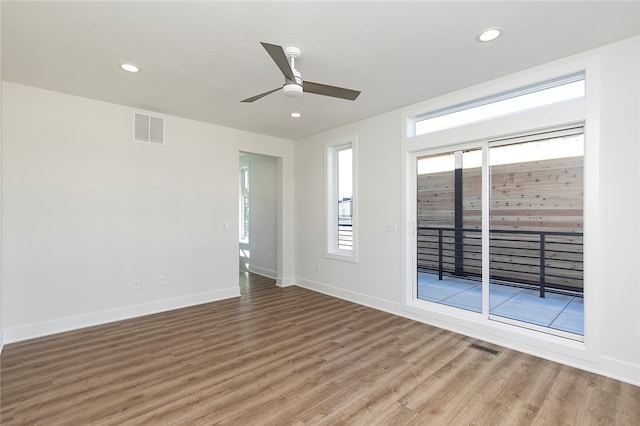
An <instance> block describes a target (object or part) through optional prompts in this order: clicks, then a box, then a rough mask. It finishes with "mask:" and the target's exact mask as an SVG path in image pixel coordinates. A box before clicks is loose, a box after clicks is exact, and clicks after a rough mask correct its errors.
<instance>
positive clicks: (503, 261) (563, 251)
mask: <svg viewBox="0 0 640 426" xmlns="http://www.w3.org/2000/svg"><path fill="white" fill-rule="evenodd" d="M583 246H584V242H583V233H582V232H559V231H530V230H511V229H508V230H507V229H505V230H498V229H491V230H490V231H489V263H490V265H489V266H490V267H489V270H490V279H491V281H492V282H498V281H499V282H503V283H506V284H510V285H516V286H522V287H527V288H532V287H534V288H538V289H539V291H540V297H545V292H546V291H547V289H553V290H554V291H556V292H563V293H566V292H570V293H573V294H575V293H580V294H581V293H582V292H583V285H582V284H583V272H584V271H583ZM417 260H418V262H417V265H418V270H419V271H421V272H437V273H438V277H439V279H442V277H443V275H445V274H446V275H450V276H458V277H466V278H470V279H480V278H481V277H482V235H481V230H480V229H470V228H451V227H449V228H447V227H429V226H419V227H418V259H417Z"/></svg>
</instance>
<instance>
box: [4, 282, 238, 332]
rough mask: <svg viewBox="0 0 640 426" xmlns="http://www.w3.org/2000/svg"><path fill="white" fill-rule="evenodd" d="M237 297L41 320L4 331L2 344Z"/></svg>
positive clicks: (195, 298)
mask: <svg viewBox="0 0 640 426" xmlns="http://www.w3.org/2000/svg"><path fill="white" fill-rule="evenodd" d="M232 297H240V288H239V287H233V288H226V289H222V290H216V291H208V292H205V293H198V294H190V295H187V296H181V297H176V298H173V299H163V300H157V301H154V302H149V303H144V304H140V305H131V306H125V307H122V308H117V309H110V310H106V311H100V312H92V313H88V314H82V315H75V316H72V317H66V318H60V319H55V320H51V321H43V322H39V323H34V324H27V325H22V326H18V327H11V328H5V329H4V330H3V331H4V333H3V334H4V336H3V337H4V340H3V341H2V343H14V342H20V341H22V340H27V339H33V338H36V337H42V336H48V335H51V334H56V333H62V332H64V331H70V330H77V329H79V328H85V327H91V326H94V325H100V324H106V323H109V322H114V321H122V320H125V319H129V318H135V317H140V316H144V315H150V314H157V313H160V312H165V311H171V310H174V309H180V308H186V307H189V306H194V305H201V304H203V303H210V302H216V301H218V300H224V299H230V298H232Z"/></svg>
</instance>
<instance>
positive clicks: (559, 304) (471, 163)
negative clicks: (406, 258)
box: [415, 126, 584, 339]
mask: <svg viewBox="0 0 640 426" xmlns="http://www.w3.org/2000/svg"><path fill="white" fill-rule="evenodd" d="M583 169H584V138H583V129H582V127H581V126H576V127H572V128H563V129H560V130H554V131H544V132H539V133H532V134H528V135H525V136H518V137H512V138H505V139H500V140H493V141H486V142H482V143H478V146H477V147H473V148H468V147H465V148H464V149H453V150H451V151H448V152H444V153H442V152H438V153H428V152H427V153H425V154H424V155H419V156H417V157H416V170H417V176H416V209H417V211H416V217H417V233H416V234H417V236H416V253H415V256H416V268H417V271H416V275H417V280H416V283H417V284H416V285H417V288H416V297H417V299H419V300H422V301H425V302H429V303H436V304H439V305H446V306H449V307H452V308H456V309H462V310H465V311H471V312H475V313H478V314H481V315H483V316H485V317H486V318H489V319H491V320H496V321H501V322H507V323H511V324H514V325H518V326H523V327H527V328H532V329H536V330H539V331H543V332H546V333H551V334H557V335H561V336H565V337H569V338H576V339H580V338H581V335H583V334H584V331H583V330H584V326H583V324H584V312H583V306H584V303H583V300H584V299H583V297H584V292H583V204H584V202H583V198H584V196H583V194H584V190H583V187H584V180H583ZM483 176H484V180H483ZM483 182H485V184H484V185H486V187H484V191H483V186H484V185H483ZM483 194H484V195H483ZM483 223H484V224H485V227H486V228H487V229H483ZM483 264H486V267H485V268H483ZM485 275H486V276H485ZM483 301H484V302H485V303H484V304H483Z"/></svg>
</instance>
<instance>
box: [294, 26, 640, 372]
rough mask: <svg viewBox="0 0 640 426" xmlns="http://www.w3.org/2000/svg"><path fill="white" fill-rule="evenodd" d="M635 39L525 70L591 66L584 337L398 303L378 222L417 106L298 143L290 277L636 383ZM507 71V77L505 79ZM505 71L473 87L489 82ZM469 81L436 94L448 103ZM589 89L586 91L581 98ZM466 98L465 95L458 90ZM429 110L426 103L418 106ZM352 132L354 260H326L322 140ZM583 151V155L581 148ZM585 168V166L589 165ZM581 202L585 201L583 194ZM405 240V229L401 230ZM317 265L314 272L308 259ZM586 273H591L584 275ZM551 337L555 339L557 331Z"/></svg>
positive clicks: (397, 271) (638, 52) (386, 212)
mask: <svg viewBox="0 0 640 426" xmlns="http://www.w3.org/2000/svg"><path fill="white" fill-rule="evenodd" d="M639 56H640V38H638V37H635V38H632V39H629V40H625V41H622V42H619V43H615V44H612V45H609V46H605V47H603V48H600V49H596V50H592V51H589V52H584V53H583V54H580V55H576V56H574V57H571V58H565V59H563V60H561V61H556V62H554V63H553V64H547V65H544V66H541V67H537V68H536V69H534V70H527V71H525V72H523V73H519V75H530V74H531V73H534V74H535V72H539V71H540V70H544V69H546V68H547V67H558V66H561V65H562V64H564V63H568V62H571V61H576V60H579V59H583V60H586V59H587V58H588V59H589V60H592V61H594V62H596V63H598V64H599V71H598V72H599V74H600V75H599V77H598V83H597V90H598V91H599V96H600V102H599V105H598V107H599V113H598V114H597V116H595V119H593V118H594V117H588V120H589V121H588V122H587V126H592V128H595V130H594V131H595V132H598V130H599V137H600V146H599V149H600V153H599V162H598V166H599V175H597V176H592V178H595V179H596V185H597V186H598V188H597V190H596V192H599V194H600V204H599V208H597V209H596V210H597V211H596V214H595V215H592V216H591V219H592V220H597V225H596V227H597V229H598V235H600V236H601V239H600V242H601V243H600V244H599V247H592V248H593V249H594V250H596V256H594V259H596V262H597V263H598V264H597V265H590V266H591V270H592V271H597V273H596V275H595V279H596V280H597V281H598V282H597V285H596V286H594V287H597V288H596V291H595V292H592V293H591V294H594V295H595V296H596V297H597V299H598V300H597V303H596V304H595V306H597V308H596V310H597V311H598V312H587V313H586V315H587V316H589V315H591V317H590V318H597V320H598V324H597V327H596V331H595V332H594V333H593V334H592V335H588V336H585V341H586V342H585V344H584V345H582V344H572V343H568V344H567V347H568V349H567V350H558V348H559V347H560V346H561V345H560V344H558V343H557V341H554V340H553V339H551V338H546V337H542V336H541V337H539V338H537V339H529V340H530V341H526V340H525V339H523V338H522V337H521V335H519V333H518V332H516V331H510V330H506V331H505V329H498V328H496V329H495V330H488V329H486V328H485V329H481V328H478V327H476V326H475V325H474V323H473V322H472V321H466V322H465V321H463V320H460V319H455V321H454V320H451V321H448V322H446V321H435V320H434V319H433V318H434V317H433V316H430V315H428V314H424V315H423V314H420V313H416V312H415V311H413V310H410V309H409V308H408V307H407V305H406V304H405V302H404V301H403V289H404V287H405V285H406V280H405V278H404V275H403V270H404V266H403V264H404V262H405V259H404V258H403V256H402V255H401V251H402V250H403V246H402V244H401V243H402V240H403V239H404V238H403V234H401V233H399V232H398V233H393V232H385V229H386V226H385V225H386V223H398V224H402V226H401V227H400V228H403V229H404V228H405V226H404V224H403V223H404V220H405V217H404V216H403V213H402V208H401V206H402V202H401V194H402V193H403V192H404V191H405V190H406V187H405V185H404V182H405V179H404V178H403V176H402V173H403V171H404V167H403V164H404V162H405V154H404V153H403V150H402V148H401V145H402V143H401V141H402V129H403V123H402V114H403V112H404V111H406V110H409V109H415V108H416V106H409V107H407V108H405V109H403V110H397V111H393V112H390V113H387V114H384V115H381V116H378V117H373V118H371V119H368V120H365V121H361V122H358V123H353V124H351V125H348V126H345V127H341V128H338V129H333V130H331V131H328V132H324V133H321V134H318V135H314V136H312V137H308V138H304V139H302V140H299V141H296V144H295V158H296V166H295V181H296V197H295V209H296V239H295V241H296V243H295V246H296V248H297V255H296V274H297V279H296V283H297V284H299V285H301V286H303V287H307V288H311V289H314V290H318V291H322V292H325V293H328V294H331V295H334V296H337V297H342V298H346V299H349V300H352V301H355V302H358V303H362V304H366V305H369V306H372V307H376V308H378V309H383V310H387V311H389V312H393V313H396V314H398V315H403V316H407V317H411V318H414V319H417V320H420V321H424V322H427V323H432V324H435V325H438V326H442V327H446V328H449V329H452V330H455V331H458V332H461V333H463V334H467V335H471V336H475V337H478V338H482V339H484V340H487V341H492V342H495V343H498V344H502V345H505V346H509V347H512V348H515V349H518V350H521V351H524V352H528V353H533V354H535V355H538V356H541V357H544V358H548V359H552V360H556V361H559V362H563V363H565V364H569V365H574V366H577V367H579V368H583V369H586V370H590V371H595V372H598V373H601V374H604V375H608V376H611V377H615V378H619V379H622V380H625V381H628V382H631V383H635V384H640V284H639V283H640V281H639V278H638V276H639V274H638V272H639V270H638V269H639V262H638V260H639V259H640V244H639V243H640V229H639V227H638V220H637V218H638V217H639V216H640V207H639V200H640V193H639V191H638V190H637V188H638V184H639V183H640V176H639V172H638V167H637V163H638V159H639V157H640V152H639V149H638V146H639V143H640V132H639V124H638V121H639V120H638V117H640V105H639V98H640V83H639V77H638V76H639V75H640V57H639ZM512 77H513V76H508V77H505V79H510V78H512ZM505 79H499V80H496V81H495V82H487V83H486V84H483V85H480V86H479V87H480V88H482V89H487V88H491V87H493V86H494V85H495V86H499V83H500V82H501V81H503V80H505ZM476 90H477V88H469V89H466V90H464V91H461V92H459V93H456V94H451V95H447V96H444V97H442V98H443V100H445V101H447V100H448V102H449V105H453V104H455V103H456V102H457V99H460V97H461V96H460V95H461V94H463V95H464V94H467V95H468V94H469V93H475V91H476ZM589 95H590V94H588V95H587V96H589ZM462 97H464V96H462ZM424 112H427V111H424ZM353 134H357V136H358V141H359V150H360V152H359V159H358V161H359V176H358V182H359V202H360V212H359V218H360V219H361V223H360V231H359V232H360V237H361V241H360V246H359V247H360V252H359V257H360V262H359V263H357V264H356V263H349V262H341V261H336V260H331V259H327V258H325V257H324V255H323V234H322V232H323V231H322V228H321V227H320V226H319V225H320V224H321V223H322V221H323V209H324V203H323V191H324V186H323V179H324V173H323V164H324V163H323V145H324V143H326V142H328V141H331V140H334V139H337V138H341V137H347V136H350V135H353ZM587 155H589V154H588V153H587ZM587 173H588V171H587ZM587 202H589V201H587ZM407 238H408V237H407ZM316 263H319V264H320V265H321V268H320V271H316V269H315V267H314V265H315V264H316ZM592 278H594V277H592ZM558 340H561V339H559V338H558Z"/></svg>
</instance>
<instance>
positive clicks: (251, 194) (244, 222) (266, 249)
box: [238, 152, 279, 280]
mask: <svg viewBox="0 0 640 426" xmlns="http://www.w3.org/2000/svg"><path fill="white" fill-rule="evenodd" d="M278 181H279V179H278V158H277V157H272V156H269V155H262V154H253V153H244V152H241V153H240V156H239V168H238V212H239V218H238V223H239V227H238V228H239V235H238V244H239V258H238V260H239V270H240V271H241V272H251V273H253V274H257V275H260V276H263V277H267V278H270V279H274V280H275V279H276V278H277V277H278V236H279V229H278V209H279V206H278V203H279V199H278V198H279V197H278Z"/></svg>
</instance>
